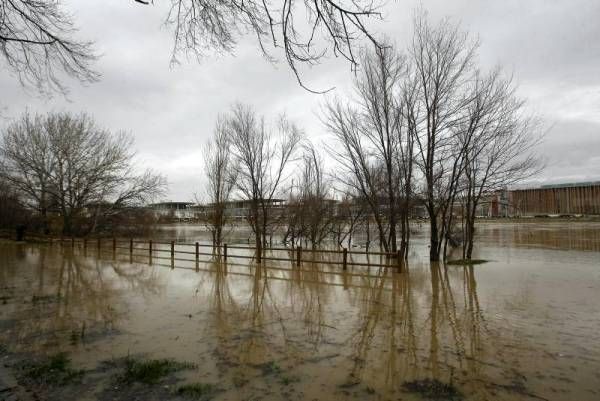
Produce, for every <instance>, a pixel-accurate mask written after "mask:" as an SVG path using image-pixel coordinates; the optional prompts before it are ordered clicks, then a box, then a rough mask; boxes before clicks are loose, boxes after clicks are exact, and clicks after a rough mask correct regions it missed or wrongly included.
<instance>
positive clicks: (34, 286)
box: [0, 246, 163, 350]
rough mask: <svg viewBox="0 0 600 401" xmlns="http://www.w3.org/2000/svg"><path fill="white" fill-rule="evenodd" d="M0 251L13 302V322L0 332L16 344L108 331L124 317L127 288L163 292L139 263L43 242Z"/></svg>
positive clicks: (0, 279)
mask: <svg viewBox="0 0 600 401" xmlns="http://www.w3.org/2000/svg"><path fill="white" fill-rule="evenodd" d="M0 253H1V254H2V255H3V257H4V261H5V262H6V263H4V268H2V269H0V272H1V275H0V288H3V290H5V292H6V294H7V295H6V297H7V298H10V301H11V302H9V303H8V302H7V305H6V308H5V309H4V311H5V313H4V314H5V315H8V316H10V321H11V322H12V323H13V324H10V325H8V327H7V329H6V330H3V332H2V333H1V335H2V337H3V339H4V340H5V341H9V342H10V343H12V344H14V345H16V346H17V347H18V348H26V349H28V350H32V349H34V348H36V349H37V348H40V349H44V348H51V347H57V346H58V347H60V346H62V345H64V344H65V343H71V344H73V343H77V342H84V341H86V340H89V339H93V338H94V336H96V335H98V334H99V333H105V332H111V331H113V330H115V329H117V327H118V325H119V323H120V322H121V321H123V320H124V319H126V318H127V314H126V307H125V299H126V298H127V294H126V292H127V291H135V292H136V293H138V294H144V295H150V294H153V295H156V294H159V293H160V292H161V291H162V286H163V284H161V283H160V281H159V280H158V278H157V276H156V274H154V273H153V272H152V271H151V270H148V269H145V268H144V266H141V265H131V264H128V263H123V262H118V261H116V260H115V261H106V260H100V259H97V258H88V257H85V256H84V255H82V254H79V253H74V252H72V251H71V249H56V248H52V247H44V246H41V247H25V246H16V247H12V248H9V249H7V248H3V249H2V250H1V252H0ZM24 262H25V263H24ZM8 339H10V340H8Z"/></svg>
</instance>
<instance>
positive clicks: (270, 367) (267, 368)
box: [259, 361, 281, 376]
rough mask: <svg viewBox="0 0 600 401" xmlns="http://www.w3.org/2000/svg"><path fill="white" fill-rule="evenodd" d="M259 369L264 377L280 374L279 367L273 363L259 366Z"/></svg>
mask: <svg viewBox="0 0 600 401" xmlns="http://www.w3.org/2000/svg"><path fill="white" fill-rule="evenodd" d="M259 368H260V370H261V371H262V374H263V375H265V376H266V375H271V374H278V373H281V367H280V366H279V365H277V363H276V362H274V361H271V362H267V363H263V364H261V365H259Z"/></svg>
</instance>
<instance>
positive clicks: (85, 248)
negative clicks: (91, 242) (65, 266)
mask: <svg viewBox="0 0 600 401" xmlns="http://www.w3.org/2000/svg"><path fill="white" fill-rule="evenodd" d="M83 250H84V251H86V250H87V237H83Z"/></svg>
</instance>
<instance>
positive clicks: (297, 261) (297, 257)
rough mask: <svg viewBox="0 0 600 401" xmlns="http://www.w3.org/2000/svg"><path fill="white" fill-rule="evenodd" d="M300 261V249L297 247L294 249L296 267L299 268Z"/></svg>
mask: <svg viewBox="0 0 600 401" xmlns="http://www.w3.org/2000/svg"><path fill="white" fill-rule="evenodd" d="M301 261H302V247H301V246H299V247H298V248H296V266H300V262H301Z"/></svg>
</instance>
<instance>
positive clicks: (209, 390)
mask: <svg viewBox="0 0 600 401" xmlns="http://www.w3.org/2000/svg"><path fill="white" fill-rule="evenodd" d="M217 391H219V389H218V388H217V386H215V385H214V384H210V383H194V384H186V385H184V386H181V387H179V388H178V389H177V394H179V395H181V396H183V397H185V398H190V399H193V400H202V401H208V400H210V399H211V398H212V397H213V396H214V395H215V393H217Z"/></svg>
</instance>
